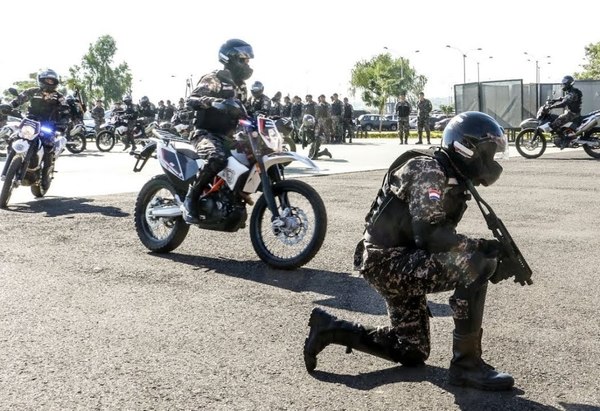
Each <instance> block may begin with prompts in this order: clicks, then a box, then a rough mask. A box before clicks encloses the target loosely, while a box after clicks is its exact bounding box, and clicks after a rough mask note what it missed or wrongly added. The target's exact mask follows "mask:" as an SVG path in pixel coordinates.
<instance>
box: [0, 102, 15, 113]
mask: <svg viewBox="0 0 600 411" xmlns="http://www.w3.org/2000/svg"><path fill="white" fill-rule="evenodd" d="M12 109H13V107H12V106H11V105H10V104H0V113H2V114H9V113H10V112H11V111H12Z"/></svg>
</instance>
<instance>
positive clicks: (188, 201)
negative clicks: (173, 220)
mask: <svg viewBox="0 0 600 411" xmlns="http://www.w3.org/2000/svg"><path fill="white" fill-rule="evenodd" d="M199 214H200V212H199V210H198V190H197V189H196V188H194V186H190V188H189V189H188V192H187V194H186V195H185V200H184V201H183V220H184V221H185V222H186V223H188V224H198V223H200V217H199V216H198V215H199Z"/></svg>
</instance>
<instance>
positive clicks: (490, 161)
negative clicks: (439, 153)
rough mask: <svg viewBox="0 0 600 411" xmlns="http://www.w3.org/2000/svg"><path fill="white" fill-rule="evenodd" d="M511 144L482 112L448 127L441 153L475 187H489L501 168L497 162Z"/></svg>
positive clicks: (470, 113) (457, 119)
mask: <svg viewBox="0 0 600 411" xmlns="http://www.w3.org/2000/svg"><path fill="white" fill-rule="evenodd" d="M507 147H508V141H507V139H506V136H505V135H504V130H503V129H502V127H500V124H498V122H497V121H496V120H494V119H493V118H492V117H490V116H489V115H487V114H485V113H481V112H479V111H467V112H465V113H461V114H459V115H457V116H455V117H454V118H452V120H450V122H449V123H448V125H447V126H446V128H445V129H444V133H443V135H442V149H443V150H444V151H446V152H447V153H448V156H449V157H450V160H451V161H452V163H453V165H454V167H455V168H456V169H457V170H458V172H459V173H460V174H462V175H463V176H464V177H465V178H468V179H470V180H472V181H473V183H474V184H482V185H484V186H489V185H491V184H493V183H494V182H495V181H496V180H497V179H498V177H500V174H501V173H502V167H501V166H500V164H498V162H497V161H495V160H494V155H495V154H496V153H502V152H504V151H505V150H506V149H507Z"/></svg>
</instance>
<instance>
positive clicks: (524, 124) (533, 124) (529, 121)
mask: <svg viewBox="0 0 600 411" xmlns="http://www.w3.org/2000/svg"><path fill="white" fill-rule="evenodd" d="M538 125H539V122H538V121H537V120H536V119H535V118H526V119H525V120H523V121H521V124H519V127H521V129H525V128H537V126H538Z"/></svg>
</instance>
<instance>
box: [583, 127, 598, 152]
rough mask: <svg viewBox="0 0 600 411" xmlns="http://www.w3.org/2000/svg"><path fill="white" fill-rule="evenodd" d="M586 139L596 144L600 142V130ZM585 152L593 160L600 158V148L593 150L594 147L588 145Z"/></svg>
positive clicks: (585, 146)
mask: <svg viewBox="0 0 600 411" xmlns="http://www.w3.org/2000/svg"><path fill="white" fill-rule="evenodd" d="M585 139H586V140H591V141H594V142H595V143H598V142H600V130H599V131H594V132H592V133H590V135H589V136H587V137H586V138H585ZM583 150H584V151H585V152H586V154H587V155H588V156H590V157H592V158H600V148H593V147H590V146H588V145H587V144H584V145H583Z"/></svg>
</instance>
